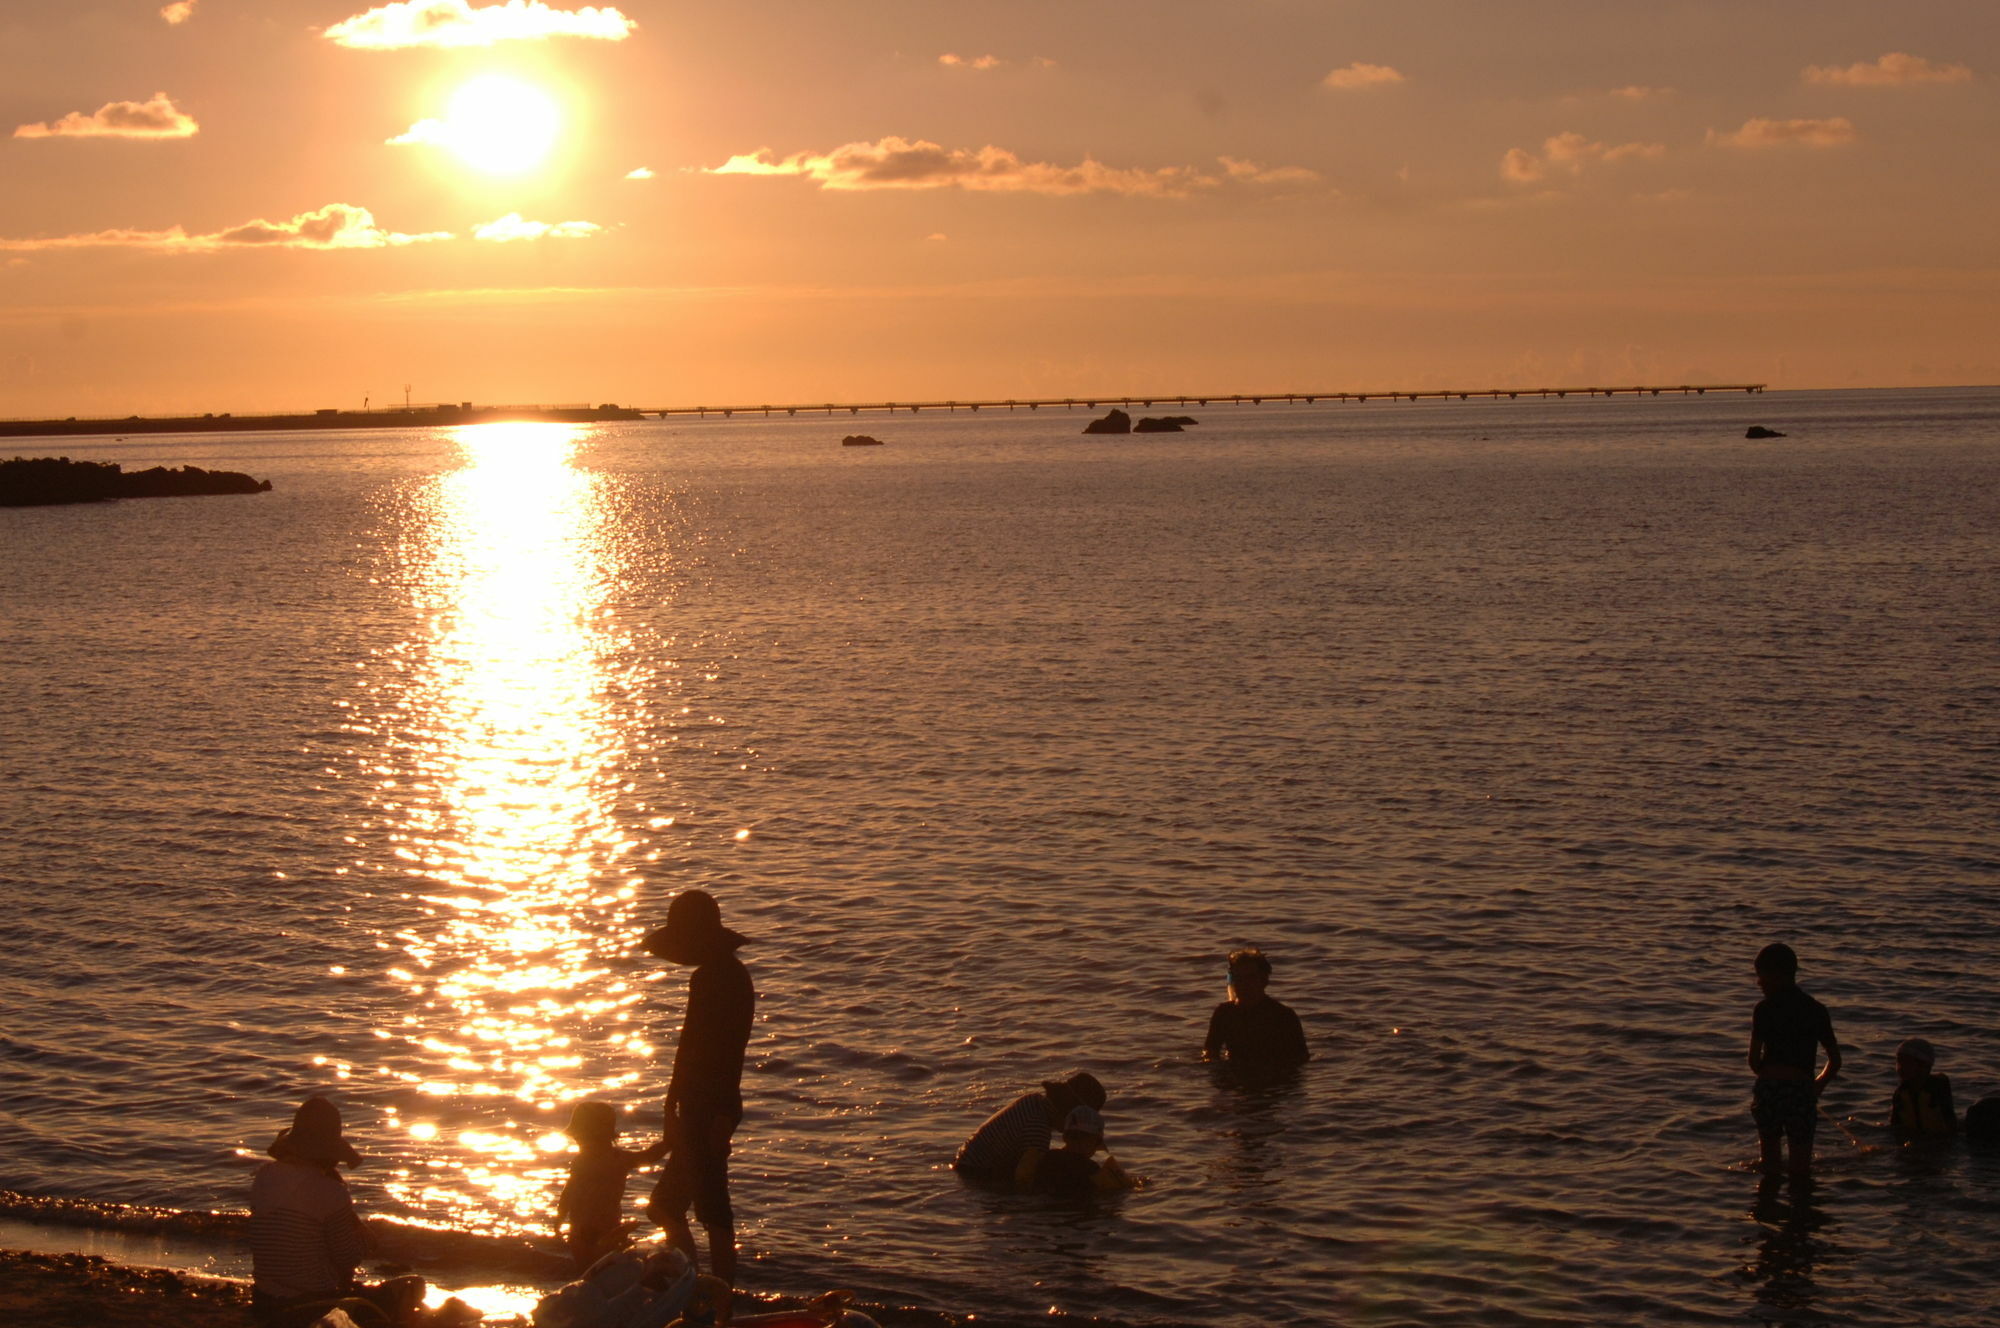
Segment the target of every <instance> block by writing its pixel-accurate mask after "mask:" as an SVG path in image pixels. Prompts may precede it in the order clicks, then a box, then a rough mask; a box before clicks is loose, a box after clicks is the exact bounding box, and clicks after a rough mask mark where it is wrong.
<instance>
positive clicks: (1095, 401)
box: [637, 383, 1766, 419]
mask: <svg viewBox="0 0 2000 1328" xmlns="http://www.w3.org/2000/svg"><path fill="white" fill-rule="evenodd" d="M1765 386H1766V385H1765V384H1763V383H1675V384H1672V385H1661V386H1657V387H1656V386H1651V385H1639V384H1634V385H1632V386H1629V387H1481V388H1426V389H1422V390H1419V391H1414V392H1408V391H1398V392H1386V391H1385V392H1260V393H1246V392H1211V393H1209V394H1207V395H1205V396H1203V395H1191V396H1184V395H1181V394H1178V393H1172V392H1150V393H1134V394H1131V395H1126V396H1118V395H1105V396H1083V397H1033V398H1029V397H1023V398H1019V399H1016V398H1012V397H1006V398H990V399H983V400H977V401H975V400H965V401H949V400H944V401H825V402H821V401H794V402H787V403H783V404H773V403H764V404H759V405H754V406H641V407H638V408H637V409H638V411H639V413H640V414H641V415H657V416H659V417H660V418H661V419H666V418H667V417H668V416H671V415H693V416H696V417H698V418H706V417H708V416H710V415H721V416H723V417H725V418H727V417H729V416H734V415H798V414H801V413H806V414H813V413H824V414H827V415H833V414H836V413H838V412H840V411H846V412H847V413H848V414H850V415H859V414H861V413H862V412H863V411H886V412H890V413H893V412H896V411H902V410H907V411H910V412H912V413H915V412H918V411H925V410H933V411H935V410H942V411H947V412H951V411H961V410H967V411H972V410H981V409H985V410H1040V409H1042V408H1043V407H1044V406H1047V407H1050V408H1053V409H1062V410H1074V409H1076V408H1078V407H1081V408H1083V409H1085V410H1096V409H1098V408H1099V407H1101V406H1119V407H1124V408H1129V407H1132V406H1138V407H1140V408H1141V409H1144V410H1152V409H1153V408H1155V407H1157V406H1180V407H1182V408H1186V407H1189V406H1246V405H1247V406H1261V405H1263V404H1265V403H1266V402H1279V401H1282V402H1284V403H1285V404H1287V405H1297V404H1299V403H1301V402H1303V403H1304V404H1306V405H1308V406H1310V405H1314V404H1316V403H1318V402H1322V401H1343V402H1347V401H1352V402H1362V401H1419V400H1422V399H1423V398H1425V397H1434V398H1436V399H1438V400H1449V399H1452V398H1456V399H1457V400H1459V401H1467V400H1471V399H1472V398H1474V397H1490V398H1493V399H1495V400H1497V399H1499V398H1501V397H1505V398H1507V399H1508V400H1517V399H1519V398H1521V397H1539V398H1541V399H1543V400H1547V399H1548V398H1550V397H1554V398H1557V399H1558V400H1560V399H1564V398H1568V397H1617V396H1639V397H1643V396H1655V397H1657V396H1661V395H1675V394H1678V395H1680V396H1706V395H1707V394H1708V393H1710V392H1748V393H1753V394H1754V393H1758V392H1762V391H1763V390H1764V388H1765Z"/></svg>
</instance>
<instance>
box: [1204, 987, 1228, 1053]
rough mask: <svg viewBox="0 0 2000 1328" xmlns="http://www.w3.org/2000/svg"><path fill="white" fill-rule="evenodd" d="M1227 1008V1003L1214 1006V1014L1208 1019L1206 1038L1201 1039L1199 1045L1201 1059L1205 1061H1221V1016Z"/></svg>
mask: <svg viewBox="0 0 2000 1328" xmlns="http://www.w3.org/2000/svg"><path fill="white" fill-rule="evenodd" d="M1228 1008H1229V1002H1227V1001H1224V1002H1223V1003H1222V1004H1220V1005H1218V1006H1216V1007H1215V1013H1214V1014H1211V1015H1210V1016H1209V1017H1208V1036H1207V1037H1205V1038H1203V1039H1202V1043H1201V1058H1202V1059H1203V1060H1205V1061H1219V1060H1221V1059H1222V1052H1223V1046H1222V1016H1223V1012H1224V1011H1225V1010H1227V1009H1228Z"/></svg>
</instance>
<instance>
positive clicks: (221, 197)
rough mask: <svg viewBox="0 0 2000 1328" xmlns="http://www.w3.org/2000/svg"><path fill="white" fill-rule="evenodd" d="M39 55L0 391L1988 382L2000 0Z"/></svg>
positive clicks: (263, 21) (432, 21)
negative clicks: (1999, 1) (1999, 0)
mask: <svg viewBox="0 0 2000 1328" xmlns="http://www.w3.org/2000/svg"><path fill="white" fill-rule="evenodd" d="M0 75H3V76H0V116H4V117H6V121H5V124H4V125H0V133H10V136H0V415H8V416H24V415H25V416H35V415H48V414H62V415H67V414H91V413H106V414H127V413H134V412H138V413H158V412H165V411H175V410H193V411H203V410H236V411H247V410H257V409H312V408H316V407H323V406H338V407H342V408H355V407H359V406H360V405H361V404H362V401H363V399H364V398H367V399H369V400H370V401H372V402H373V403H374V404H377V405H381V404H385V403H389V402H392V401H393V402H400V401H401V399H402V395H403V385H404V384H405V383H408V384H410V385H411V396H412V399H414V400H417V401H436V400H452V401H457V400H464V399H473V400H478V401H482V402H493V403H531V402H542V403H556V402H579V401H591V402H597V401H619V402H624V403H627V404H637V405H679V404H692V403H696V402H724V401H728V402H743V401H766V400H802V401H803V400H827V399H836V400H845V399H869V398H884V397H897V396H901V397H909V396H931V397H941V396H955V397H961V398H964V397H973V396H1030V395H1065V394H1086V393H1108V392H1121V393H1122V392H1128V391H1129V392H1142V391H1158V392H1166V391H1174V392H1223V391H1231V392H1233V391H1267V390H1308V389H1310V390H1342V389H1346V390H1380V389H1383V388H1393V387H1407V388H1423V387H1432V386H1448V387H1479V386H1486V385H1495V386H1525V385H1541V384H1543V383H1563V384H1594V383H1606V382H1612V381H1618V382H1629V381H1651V382H1679V381H1686V380H1700V381H1765V382H1769V383H1771V384H1772V385H1773V386H1775V387H1840V386H1888V385H1903V384H1956V383H1975V382H1976V383H1993V382H2000V316H1996V314H2000V300H1996V296H2000V255H1996V253H1995V246H1996V236H2000V172H1996V171H1995V169H1994V166H1993V144H1994V142H1995V140H1996V133H1995V131H1996V129H2000V100H1996V94H1995V87H1996V80H2000V5H1995V4H1992V3H1990V2H1988V0H1953V2H1952V3H1942V2H1939V0H1931V2H1929V3H1926V2H1925V0H1905V2H1903V3H1897V4H1887V3H1882V2H1881V0H1677V2H1675V3H1640V2H1639V0H1560V2H1558V0H1504V2H1502V0H1492V2H1489V0H1369V2H1366V3H1363V2H1361V0H1353V2H1347V3H1343V2H1341V0H1317V2H1314V0H1012V2H1011V3H1007V4H988V5H949V4H936V3H932V4H928V5H925V4H916V3H900V2H897V3H890V2H885V0H847V2H845V3H840V2H836V0H728V2H727V3H715V2H711V3H692V2H688V3H680V4H666V3H651V2H648V0H634V2H633V3H627V4H619V5H616V6H595V7H590V6H583V5H578V4H571V3H568V2H567V0H548V2H547V3H543V2H542V0H497V2H495V3H481V2H480V0H404V2H403V3H391V4H383V5H379V6H377V7H374V8H372V9H371V8H370V7H369V6H368V5H367V3H366V2H365V0H179V2H178V3H160V2H159V0H7V3H6V4H5V5H4V6H0ZM468 88H469V89H470V90H469V91H468Z"/></svg>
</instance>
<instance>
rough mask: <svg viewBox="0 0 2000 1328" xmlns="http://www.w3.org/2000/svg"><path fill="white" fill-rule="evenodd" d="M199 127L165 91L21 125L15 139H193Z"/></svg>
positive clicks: (15, 133)
mask: <svg viewBox="0 0 2000 1328" xmlns="http://www.w3.org/2000/svg"><path fill="white" fill-rule="evenodd" d="M200 128H201V126H200V125H198V124H196V123H195V122H194V117H193V116H191V115H189V114H187V113H186V112H185V111H183V110H181V109H180V107H178V106H176V105H174V101H173V98H171V97H169V96H168V95H167V94H166V93H164V92H156V93H154V94H153V99H152V100H151V101H114V102H107V103H106V104H104V105H103V106H100V107H98V108H97V109H96V110H95V111H93V112H92V113H91V114H89V115H85V114H84V113H83V112H82V111H71V112H70V113H69V114H68V115H65V116H64V117H63V118H62V119H60V120H56V121H54V122H52V123H49V124H24V125H22V126H20V127H19V128H17V129H15V130H14V137H16V138H192V137H193V136H194V135H195V133H196V132H197V131H198V130H199V129H200Z"/></svg>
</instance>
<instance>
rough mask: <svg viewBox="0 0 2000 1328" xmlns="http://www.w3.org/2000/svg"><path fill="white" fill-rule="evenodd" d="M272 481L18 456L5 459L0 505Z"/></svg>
mask: <svg viewBox="0 0 2000 1328" xmlns="http://www.w3.org/2000/svg"><path fill="white" fill-rule="evenodd" d="M270 487H271V481H269V480H254V479H251V478H250V477H249V476H248V475H245V474H242V473H240V472H238V471H234V470H203V469H202V468H201V467H200V466H181V467H179V468H178V469H173V470H170V469H168V468H167V467H165V466H154V467H153V468H152V469H151V470H141V471H136V472H134V473H133V474H130V475H127V474H126V473H125V470H124V467H122V466H120V465H118V464H117V463H116V462H111V461H71V460H70V459H69V458H68V457H33V458H29V457H15V458H14V459H13V460H11V461H0V507H49V506H53V505H55V504H57V503H103V502H109V501H111V500H112V499H113V498H183V497H189V496H193V495H197V494H214V493H265V492H267V491H269V489H270Z"/></svg>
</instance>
